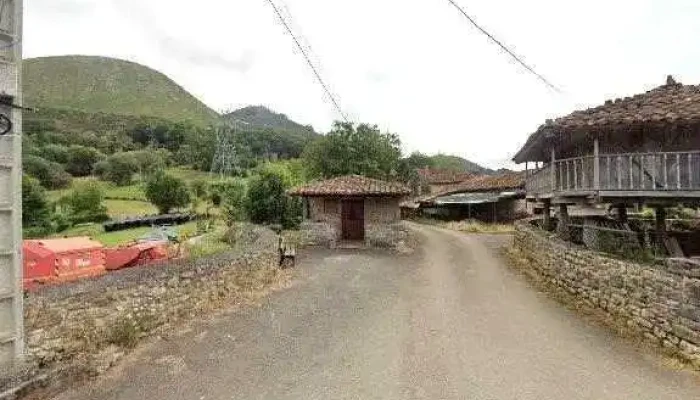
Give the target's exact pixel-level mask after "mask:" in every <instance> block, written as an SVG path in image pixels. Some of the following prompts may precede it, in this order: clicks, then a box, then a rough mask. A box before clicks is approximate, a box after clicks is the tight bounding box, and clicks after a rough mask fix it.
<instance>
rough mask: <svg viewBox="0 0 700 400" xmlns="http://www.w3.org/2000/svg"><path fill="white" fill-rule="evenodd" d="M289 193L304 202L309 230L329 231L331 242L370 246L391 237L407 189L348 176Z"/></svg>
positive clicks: (312, 184)
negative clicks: (362, 242) (356, 243)
mask: <svg viewBox="0 0 700 400" xmlns="http://www.w3.org/2000/svg"><path fill="white" fill-rule="evenodd" d="M289 194H290V195H291V196H300V197H302V198H303V199H304V219H305V220H306V221H309V222H311V223H312V224H311V227H310V229H315V230H317V231H319V232H323V231H325V232H328V234H329V235H330V236H331V238H330V241H331V242H332V243H335V242H337V241H341V240H347V241H365V242H366V243H367V244H373V242H375V241H381V240H384V238H386V237H387V236H391V235H392V234H393V233H392V231H394V230H395V229H396V227H395V224H397V223H398V222H399V221H400V219H401V214H400V211H399V202H400V201H401V199H402V198H403V197H404V196H407V195H409V194H410V190H409V189H408V187H406V186H405V185H403V184H400V183H395V182H386V181H381V180H377V179H370V178H366V177H362V176H358V175H349V176H342V177H337V178H332V179H327V180H323V181H317V182H314V183H311V184H309V185H306V186H302V187H298V188H295V189H292V190H291V191H290V192H289ZM388 240H389V241H391V240H390V239H388Z"/></svg>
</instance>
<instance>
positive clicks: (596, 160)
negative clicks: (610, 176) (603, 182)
mask: <svg viewBox="0 0 700 400" xmlns="http://www.w3.org/2000/svg"><path fill="white" fill-rule="evenodd" d="M608 165H610V164H608ZM593 189H594V190H600V149H599V148H598V138H596V139H595V140H594V141H593Z"/></svg>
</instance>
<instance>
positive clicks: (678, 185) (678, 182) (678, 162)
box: [676, 153, 681, 189]
mask: <svg viewBox="0 0 700 400" xmlns="http://www.w3.org/2000/svg"><path fill="white" fill-rule="evenodd" d="M680 188H681V155H680V154H678V153H676V189H680Z"/></svg>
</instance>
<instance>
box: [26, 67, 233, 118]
mask: <svg viewBox="0 0 700 400" xmlns="http://www.w3.org/2000/svg"><path fill="white" fill-rule="evenodd" d="M105 77H109V79H105ZM22 81H23V88H24V96H25V97H24V103H25V104H26V105H27V106H29V107H38V108H42V107H54V108H62V109H75V110H81V111H84V112H88V113H99V112H102V113H110V114H123V115H139V116H153V117H159V118H163V119H166V120H170V121H185V120H187V121H191V122H194V123H196V124H200V125H209V124H212V123H216V122H218V121H219V118H220V117H219V115H218V114H217V113H216V112H215V111H214V110H212V109H211V108H209V107H207V106H206V105H205V104H203V103H202V102H201V101H199V100H198V99H197V98H195V97H194V96H192V94H190V93H188V92H187V91H186V90H184V89H183V88H182V87H181V86H180V85H178V84H177V83H175V82H174V81H173V80H171V79H170V78H168V77H167V76H165V75H164V74H162V73H160V72H158V71H155V70H153V69H151V68H149V67H147V66H144V65H140V64H136V63H133V62H129V61H125V60H119V59H115V58H107V57H95V56H58V57H40V58H30V59H27V60H25V61H24V76H23V79H22Z"/></svg>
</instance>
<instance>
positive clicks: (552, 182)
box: [549, 149, 557, 192]
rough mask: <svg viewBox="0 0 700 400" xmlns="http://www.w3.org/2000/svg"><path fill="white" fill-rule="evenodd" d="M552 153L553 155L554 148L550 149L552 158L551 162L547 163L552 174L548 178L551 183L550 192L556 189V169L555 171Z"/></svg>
mask: <svg viewBox="0 0 700 400" xmlns="http://www.w3.org/2000/svg"><path fill="white" fill-rule="evenodd" d="M554 155H555V154H554V149H552V154H551V156H552V160H551V163H550V164H549V165H550V170H551V174H552V176H550V178H549V179H550V183H551V185H552V192H556V191H557V171H556V169H555V168H556V165H554V161H556V158H555V157H554Z"/></svg>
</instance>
